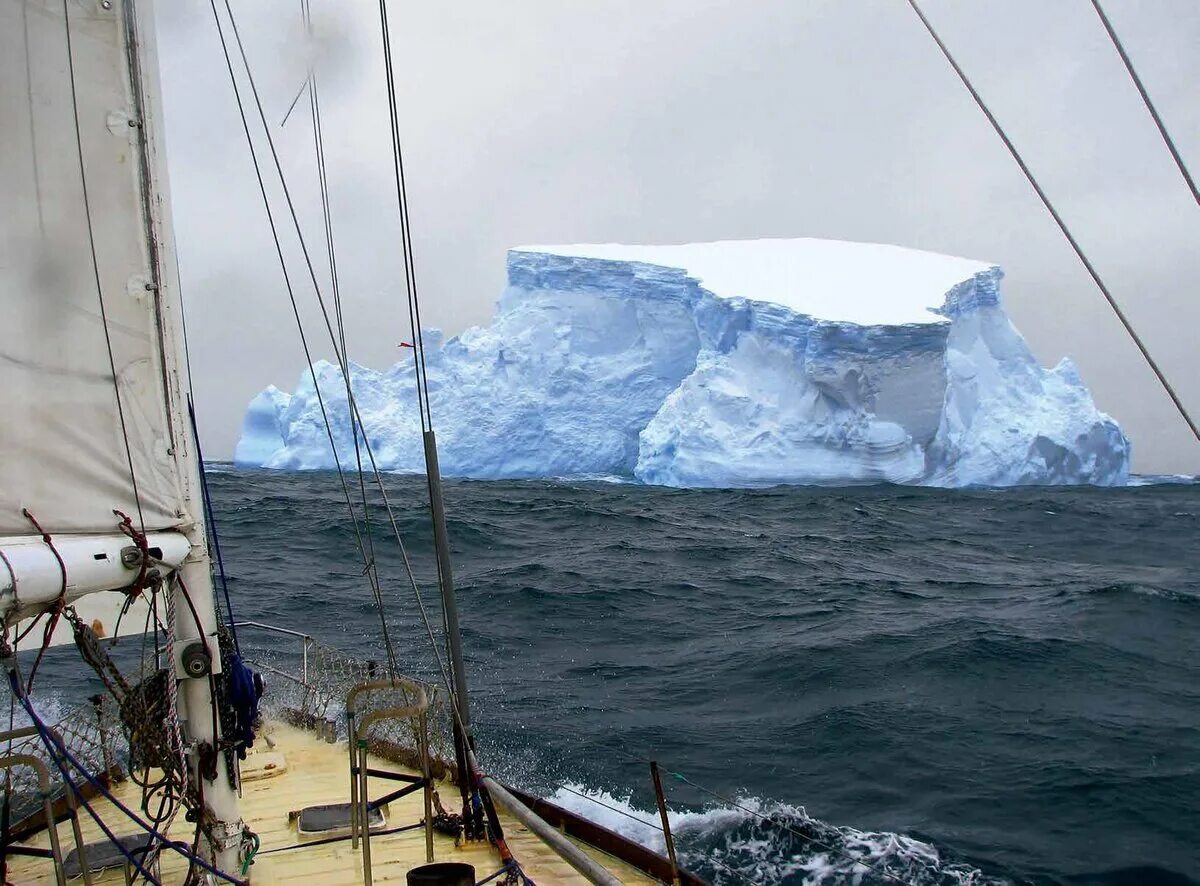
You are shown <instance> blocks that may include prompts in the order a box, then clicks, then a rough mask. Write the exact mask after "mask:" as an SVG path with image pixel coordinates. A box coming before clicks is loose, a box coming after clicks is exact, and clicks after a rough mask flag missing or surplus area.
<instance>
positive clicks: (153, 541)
mask: <svg viewBox="0 0 1200 886" xmlns="http://www.w3.org/2000/svg"><path fill="white" fill-rule="evenodd" d="M0 119H3V120H4V121H5V126H4V127H3V128H0V156H3V157H4V161H5V162H4V165H3V168H2V169H0V186H2V191H0V193H2V194H3V202H4V204H5V211H4V214H3V216H4V217H3V218H0V235H2V236H0V304H2V305H3V312H4V315H5V316H4V320H3V322H0V414H3V415H4V416H5V422H4V426H3V428H0V553H3V554H4V555H5V556H4V558H3V562H2V563H0V616H3V618H4V620H5V623H6V624H11V623H12V622H13V621H14V620H15V619H16V618H18V617H21V616H24V615H30V614H33V613H35V612H37V611H40V610H42V609H45V608H47V607H49V606H54V605H57V604H58V601H59V598H60V596H61V597H65V601H64V602H68V603H69V602H72V601H74V600H75V599H78V598H80V597H84V596H85V595H87V594H90V593H94V592H96V591H103V590H109V589H112V588H120V587H125V586H128V585H129V584H131V583H132V580H133V578H134V577H135V576H136V575H137V572H138V570H137V568H135V567H132V566H129V565H123V564H122V563H121V562H120V552H121V550H122V548H125V547H128V546H129V545H130V544H131V540H130V539H129V538H127V537H126V536H124V535H122V534H121V532H120V529H119V527H118V525H117V523H118V519H119V518H118V517H117V516H116V515H115V514H114V513H113V511H114V509H116V510H120V511H122V512H124V513H126V514H128V515H129V516H130V518H131V521H132V524H133V526H134V528H135V530H137V531H139V532H143V531H144V532H145V533H146V537H147V540H148V543H149V545H150V546H151V547H157V548H159V549H160V551H159V552H158V553H160V554H161V559H162V560H164V561H166V562H167V563H168V564H170V565H172V566H174V565H177V564H178V565H179V569H178V575H179V576H180V578H181V579H182V582H181V583H179V582H176V583H173V585H172V587H173V589H174V590H173V593H174V594H175V595H176V599H175V600H174V613H175V623H174V625H173V626H171V627H173V630H174V635H175V650H176V658H177V661H176V665H175V673H176V677H177V678H178V688H179V714H180V719H181V721H182V725H183V730H184V739H185V742H186V744H187V748H188V754H189V763H190V769H191V772H190V775H189V778H191V779H193V780H194V779H202V780H203V783H202V785H201V788H202V789H201V791H200V793H201V794H202V796H203V798H204V805H205V808H206V819H207V822H208V824H209V825H210V826H209V827H206V828H204V829H203V832H204V833H205V836H206V839H207V838H208V836H209V835H211V841H210V843H209V846H208V850H209V851H208V853H207V854H208V856H209V857H210V859H211V860H212V861H213V862H214V863H215V864H216V865H217V866H218V867H219V868H220V869H222V870H224V871H226V872H227V873H231V874H238V873H240V864H239V863H240V858H239V851H240V846H241V842H242V831H243V823H242V821H241V816H240V814H239V811H238V798H237V792H236V790H235V789H234V788H233V787H232V786H231V785H230V779H229V776H228V773H227V770H226V763H225V754H224V753H220V752H217V753H213V749H215V748H217V747H218V739H219V736H218V735H216V734H214V732H215V730H217V729H219V726H218V725H217V721H219V718H218V717H217V716H215V715H214V710H215V708H214V699H213V697H212V692H211V686H212V682H211V680H210V679H209V678H208V676H207V675H204V676H201V677H189V676H188V675H187V673H186V672H185V671H184V670H183V668H182V666H181V664H180V662H179V661H178V659H179V656H180V654H181V653H182V650H183V649H185V648H187V647H188V646H189V645H190V644H194V643H196V642H198V641H200V640H201V636H200V635H201V633H202V634H203V642H204V644H205V646H206V647H207V649H208V650H209V652H210V654H211V666H212V671H213V672H214V673H216V672H219V671H220V669H221V659H220V653H219V650H218V646H217V639H216V626H217V616H216V611H215V607H214V596H213V586H212V579H211V574H210V570H209V557H208V550H207V541H206V537H205V527H204V519H203V518H204V506H203V501H202V493H201V485H200V475H199V471H200V465H199V462H198V459H197V457H196V451H195V446H194V443H193V439H192V430H191V426H190V423H189V419H188V415H187V409H186V392H187V390H188V389H189V383H188V376H187V361H186V357H185V352H184V341H183V317H182V302H181V299H180V291H179V281H178V270H177V267H176V259H175V251H174V240H173V233H172V228H171V219H170V211H169V198H168V188H167V174H166V160H165V154H164V142H163V116H162V101H161V95H160V89H159V83H158V59H157V53H156V47H155V29H154V17H153V10H152V9H151V4H150V3H149V2H147V0H143V2H139V3H138V4H137V7H136V9H135V7H134V4H133V0H101V2H95V3H78V2H75V0H70V2H69V3H65V4H63V5H58V4H54V3H51V4H45V3H30V2H28V0H15V2H14V0H2V2H0ZM135 490H136V491H135ZM31 517H32V518H33V519H36V520H37V521H38V523H39V524H40V526H41V527H42V529H43V530H44V531H45V532H46V533H48V534H49V535H50V537H51V538H52V544H53V549H52V548H51V545H49V544H46V543H45V542H44V541H43V539H42V537H41V535H40V533H38V532H37V531H36V530H35V528H34V526H33V525H32V522H33V521H32V519H31ZM56 553H57V556H56ZM114 554H115V556H114ZM58 557H62V562H63V564H64V565H63V566H60V565H59V560H58ZM184 588H186V593H185V591H184ZM193 611H194V614H193ZM197 622H199V624H200V629H198V627H197ZM38 635H40V632H38ZM202 751H204V756H205V757H206V758H209V759H211V758H212V757H215V761H216V762H215V769H216V772H215V776H216V777H215V778H213V779H211V780H209V779H207V778H204V776H203V774H202V773H200V772H199V771H198V770H199V760H200V758H201V756H202V754H201V752H202ZM210 774H212V773H211V772H210ZM197 783H198V782H195V781H193V784H197ZM202 851H203V850H202Z"/></svg>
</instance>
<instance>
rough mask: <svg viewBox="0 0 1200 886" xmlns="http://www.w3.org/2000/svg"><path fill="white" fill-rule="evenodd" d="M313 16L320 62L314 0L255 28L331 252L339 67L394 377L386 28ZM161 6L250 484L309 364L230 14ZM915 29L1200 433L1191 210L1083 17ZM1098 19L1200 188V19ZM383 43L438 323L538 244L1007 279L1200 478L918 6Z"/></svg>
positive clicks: (980, 12)
mask: <svg viewBox="0 0 1200 886" xmlns="http://www.w3.org/2000/svg"><path fill="white" fill-rule="evenodd" d="M312 2H313V7H314V18H315V26H316V29H317V33H318V39H317V40H316V41H315V45H312V46H309V45H308V43H307V42H306V40H305V37H304V34H303V29H302V28H301V25H300V21H299V11H298V7H299V2H298V0H271V2H266V0H261V2H260V0H256V2H253V3H252V2H248V0H234V2H233V6H234V11H235V14H237V15H238V25H239V27H240V28H241V31H242V36H243V39H244V40H245V41H246V44H247V49H248V51H249V54H250V60H251V65H252V67H253V69H254V72H255V76H256V78H257V79H258V81H259V86H260V90H261V92H262V96H263V102H264V106H265V110H266V113H267V116H268V117H269V118H270V119H271V120H272V125H273V126H274V132H275V135H276V140H277V144H278V146H279V148H280V151H281V155H282V160H283V164H284V167H285V171H286V173H287V175H288V178H289V183H290V184H291V186H292V187H293V189H294V191H295V196H296V198H297V204H298V209H299V212H300V216H301V221H302V225H303V226H304V230H305V237H306V239H307V240H308V241H309V243H310V244H311V246H312V247H313V252H314V255H320V254H321V250H320V249H319V248H317V247H318V246H319V244H321V243H322V242H323V239H322V234H321V230H320V227H319V218H320V216H319V214H318V213H319V209H318V207H319V204H318V202H317V185H316V173H315V168H314V164H313V161H312V153H313V152H312V141H311V139H312V132H311V128H310V121H309V117H308V113H307V105H306V102H304V101H302V102H301V103H300V104H299V105H298V106H297V108H296V110H295V112H294V113H293V115H292V117H291V119H289V121H288V123H287V124H286V126H284V127H282V128H280V127H279V125H278V124H279V121H280V120H281V119H282V118H283V116H284V113H285V112H286V110H287V107H288V104H289V103H290V102H291V100H292V98H293V96H294V95H295V94H296V92H297V90H298V89H299V88H300V85H301V83H302V82H303V79H304V76H305V68H306V60H307V59H308V58H310V57H312V58H315V59H316V63H317V65H318V71H319V82H320V86H321V95H322V112H323V122H324V131H325V142H326V154H327V161H328V177H329V186H330V190H331V193H332V211H333V218H334V227H335V236H336V238H337V246H338V267H339V277H340V280H341V289H342V293H343V301H344V305H345V309H346V311H347V314H348V316H349V322H348V338H349V350H350V354H351V357H352V358H353V359H355V360H357V361H358V362H360V363H365V364H367V365H371V366H375V367H385V366H387V365H390V364H391V363H393V362H395V361H396V360H397V359H399V358H400V353H399V352H398V351H397V348H396V344H397V342H399V341H401V340H403V339H406V338H407V337H408V335H407V314H406V312H405V309H404V307H403V300H402V287H401V285H400V281H401V280H402V276H401V270H400V268H401V265H400V254H399V247H398V242H399V241H398V223H397V221H396V212H395V202H394V195H393V192H392V190H391V168H390V143H389V141H388V134H387V106H386V101H385V98H384V91H383V89H384V87H383V79H382V61H381V58H380V40H379V24H378V19H377V4H376V3H375V2H374V0H312ZM160 7H161V9H160V12H159V30H160V54H161V58H162V64H163V68H164V71H163V81H164V82H163V87H164V101H165V104H166V115H167V140H168V145H169V152H170V153H169V156H170V168H171V187H172V197H173V202H174V210H175V219H176V239H177V243H178V249H179V261H180V267H181V272H182V278H183V285H184V291H185V297H186V300H187V307H188V323H189V329H188V332H189V342H190V347H191V360H192V367H193V376H194V378H193V382H194V387H195V391H196V397H197V406H198V409H199V412H200V421H201V426H202V432H203V434H204V438H205V439H204V442H205V447H206V455H208V456H209V457H210V458H228V457H230V456H231V454H232V451H233V447H234V445H235V443H236V441H237V437H238V434H239V430H240V424H241V418H242V413H243V410H244V408H245V406H246V404H247V402H248V401H249V400H250V399H251V397H253V396H254V394H255V393H256V392H257V391H259V390H260V389H261V388H263V387H264V386H265V385H267V384H269V383H273V384H276V385H278V386H279V387H281V388H284V389H286V390H291V389H293V388H294V386H295V384H296V382H297V380H298V378H299V376H300V373H301V371H302V369H303V367H304V358H303V354H302V352H301V350H300V345H299V339H298V336H297V335H296V331H295V324H294V320H293V319H292V316H291V309H290V305H289V303H288V301H287V295H286V291H285V289H284V287H283V282H282V276H281V274H280V272H279V267H278V262H277V260H276V258H275V254H274V247H273V246H272V242H271V240H270V235H269V229H268V228H267V226H266V221H265V215H264V212H263V209H262V206H261V202H260V200H259V198H258V192H257V185H256V184H255V180H254V178H253V169H252V166H251V164H250V159H249V155H248V153H247V151H246V148H245V143H244V140H243V138H244V137H243V135H242V132H241V128H240V123H239V122H238V118H237V112H236V106H235V104H234V102H233V95H232V91H231V89H230V86H229V82H228V78H227V75H226V73H225V69H224V62H223V58H222V56H221V50H220V45H219V43H218V42H217V39H216V32H215V28H214V26H213V22H212V18H211V11H210V9H209V6H208V3H207V2H206V0H186V2H184V0H181V2H177V3H164V4H160ZM924 7H925V9H926V12H927V14H928V15H929V16H930V18H931V19H932V20H933V21H934V23H935V25H936V26H937V27H938V28H939V29H940V30H941V32H942V36H943V38H944V39H945V40H946V41H947V42H948V43H949V45H950V47H951V48H952V50H954V51H955V52H956V53H957V54H958V56H959V59H960V61H961V62H962V64H963V65H964V67H965V68H966V69H967V72H968V74H969V75H970V76H971V77H972V78H973V79H974V81H975V84H976V87H977V88H978V89H979V90H980V91H981V92H982V93H983V95H984V96H985V98H986V99H987V100H988V101H989V102H990V103H991V105H992V109H993V111H994V112H995V113H996V114H997V116H998V117H999V118H1000V119H1001V121H1002V122H1003V123H1004V124H1005V125H1006V126H1007V127H1008V129H1009V133H1010V135H1011V136H1012V138H1013V139H1014V141H1015V142H1016V143H1017V144H1018V145H1019V146H1020V147H1021V149H1022V150H1023V151H1024V152H1025V155H1026V159H1027V161H1028V162H1029V163H1030V165H1031V166H1032V167H1033V169H1034V170H1035V172H1036V173H1037V174H1038V175H1039V177H1040V178H1041V179H1042V183H1043V185H1044V186H1045V187H1046V189H1047V190H1048V191H1049V192H1050V194H1051V196H1052V199H1054V200H1055V201H1056V202H1057V204H1058V207H1059V209H1060V211H1061V212H1062V213H1063V215H1064V216H1065V217H1066V219H1067V221H1068V224H1070V225H1071V226H1072V227H1073V229H1074V231H1075V233H1076V236H1077V237H1078V238H1079V239H1080V241H1081V242H1082V243H1083V244H1084V247H1085V249H1087V250H1088V252H1089V253H1090V255H1091V257H1092V259H1093V261H1094V263H1095V264H1096V265H1097V267H1098V269H1099V270H1100V272H1101V274H1102V275H1103V276H1104V277H1105V278H1106V280H1107V281H1108V282H1109V285H1110V287H1111V289H1112V290H1113V292H1114V294H1115V295H1116V297H1117V298H1118V299H1119V300H1120V301H1121V303H1122V304H1123V305H1124V307H1125V308H1126V311H1127V313H1128V314H1129V316H1130V318H1131V319H1132V320H1133V322H1134V324H1135V325H1136V326H1137V327H1138V328H1139V330H1140V331H1141V332H1142V334H1143V336H1144V338H1145V339H1146V341H1147V343H1148V345H1149V347H1150V348H1151V350H1152V352H1154V353H1155V354H1156V355H1157V356H1158V358H1159V360H1160V362H1161V364H1162V366H1163V367H1164V369H1165V371H1166V373H1167V375H1168V377H1169V378H1171V379H1172V380H1173V382H1174V384H1175V385H1176V387H1177V389H1178V390H1179V392H1180V394H1181V395H1182V397H1183V398H1184V400H1185V402H1187V403H1188V404H1189V405H1190V407H1191V409H1192V411H1193V412H1194V413H1200V374H1198V373H1197V371H1196V370H1197V365H1198V358H1197V352H1196V340H1197V335H1198V332H1197V329H1198V325H1200V299H1198V298H1197V295H1198V293H1200V207H1197V206H1196V205H1195V203H1194V202H1193V201H1192V198H1191V196H1190V195H1189V194H1188V192H1187V191H1186V189H1185V187H1184V185H1183V182H1182V179H1181V178H1180V176H1179V173H1178V171H1177V170H1176V168H1175V167H1174V165H1173V164H1172V162H1171V160H1170V157H1169V155H1168V154H1167V152H1166V150H1165V148H1164V147H1163V145H1162V144H1161V142H1160V141H1159V137H1158V134H1157V132H1156V131H1155V129H1154V127H1153V124H1152V122H1151V121H1150V119H1149V117H1148V116H1147V114H1146V112H1145V111H1144V109H1143V108H1142V106H1141V103H1140V100H1139V99H1138V97H1137V94H1136V92H1135V90H1134V88H1133V86H1132V84H1131V83H1130V81H1129V80H1128V77H1127V75H1126V73H1125V71H1124V68H1123V67H1122V66H1121V63H1120V60H1119V58H1118V57H1117V55H1116V54H1115V52H1114V51H1113V49H1112V46H1111V44H1110V43H1109V42H1108V38H1107V36H1106V34H1105V33H1104V31H1103V29H1102V27H1101V25H1100V22H1099V20H1098V19H1097V17H1096V14H1095V12H1094V10H1093V9H1092V7H1091V4H1090V2H1088V0H925V3H924ZM1105 8H1106V9H1107V10H1108V12H1109V15H1110V16H1111V18H1112V19H1113V21H1114V24H1115V26H1116V28H1117V30H1118V33H1120V34H1121V35H1122V37H1123V39H1124V40H1125V43H1126V47H1127V49H1128V50H1129V52H1130V54H1131V56H1132V57H1133V59H1134V62H1135V64H1136V65H1138V67H1139V70H1140V72H1141V74H1142V77H1143V79H1144V81H1145V83H1146V85H1147V88H1148V89H1149V91H1150V93H1151V95H1152V96H1153V98H1154V100H1155V101H1156V103H1157V105H1158V108H1159V111H1160V113H1161V114H1162V116H1163V117H1164V118H1165V120H1166V121H1167V124H1168V126H1169V127H1170V128H1171V130H1172V133H1173V135H1174V136H1175V138H1176V141H1177V143H1178V145H1179V147H1180V149H1181V151H1182V153H1183V155H1184V157H1185V158H1186V159H1188V160H1189V161H1190V163H1191V166H1192V168H1193V170H1194V171H1195V172H1197V173H1200V101H1198V98H1200V96H1198V91H1200V51H1197V47H1200V7H1198V6H1197V4H1196V3H1195V0H1106V2H1105ZM391 16H392V23H391V24H392V28H391V33H392V40H393V47H394V52H395V55H396V74H397V79H398V83H397V87H398V90H399V96H398V104H399V110H400V117H401V127H402V130H403V131H402V137H403V140H404V146H405V159H406V171H407V173H408V178H409V189H410V205H411V215H412V225H413V239H414V246H415V251H416V257H417V274H418V283H419V289H420V292H421V295H422V311H423V316H424V319H425V320H426V324H427V325H434V326H439V327H441V328H442V329H444V330H445V332H446V333H447V334H449V335H453V334H456V333H458V332H461V331H462V330H463V329H465V328H466V327H467V326H470V325H473V324H478V323H485V322H487V320H488V318H489V317H490V315H491V312H492V309H493V304H494V302H495V299H496V297H497V296H498V295H499V293H500V291H501V288H502V287H503V284H504V254H505V250H506V249H507V248H508V247H509V246H513V245H518V244H522V243H570V242H628V243H680V242H690V241H702V240H716V239H730V238H754V237H801V236H803V237H830V238H838V239H848V240H862V241H877V242H885V243H895V244H899V245H903V246H911V247H917V248H921V249H930V250H934V251H939V252H945V253H950V254H954V255H961V256H965V257H968V258H976V259H982V260H987V261H994V262H997V263H999V264H1001V265H1002V266H1003V267H1004V269H1005V271H1006V273H1007V278H1006V281H1005V284H1004V296H1005V299H1006V302H1007V305H1008V308H1009V312H1010V314H1011V316H1012V318H1013V320H1014V322H1015V323H1016V324H1017V326H1018V328H1019V329H1020V330H1021V331H1022V332H1023V333H1024V335H1025V337H1026V338H1027V339H1028V340H1029V341H1030V343H1031V345H1032V346H1033V349H1034V351H1035V352H1036V353H1037V354H1038V356H1039V357H1040V359H1041V360H1042V362H1043V363H1045V364H1053V363H1055V362H1057V360H1058V359H1059V358H1060V357H1062V356H1064V355H1070V356H1071V357H1072V358H1074V359H1075V360H1076V362H1077V363H1078V365H1079V367H1080V370H1081V372H1082V374H1083V377H1084V380H1085V381H1086V382H1087V383H1088V384H1089V385H1090V387H1091V389H1092V391H1093V393H1094V395H1095V397H1096V400H1097V403H1098V405H1099V406H1100V408H1101V409H1103V410H1105V411H1106V412H1109V413H1111V414H1112V415H1113V416H1115V417H1116V418H1117V419H1118V420H1119V421H1120V422H1121V424H1122V426H1123V427H1124V428H1125V430H1126V432H1127V433H1128V434H1129V436H1130V437H1131V438H1132V440H1133V443H1134V467H1135V469H1136V470H1138V471H1142V472H1190V473H1197V472H1200V444H1197V443H1196V441H1195V440H1194V439H1193V438H1192V437H1191V436H1190V434H1189V432H1188V431H1187V429H1186V427H1185V426H1184V424H1183V423H1182V421H1181V420H1180V418H1179V417H1178V415H1177V414H1175V413H1174V411H1173V407H1172V406H1171V404H1170V401H1169V400H1168V399H1167V397H1166V395H1165V394H1164V393H1163V392H1162V391H1161V390H1160V389H1159V387H1158V386H1157V383H1156V381H1155V380H1154V378H1153V376H1152V375H1151V373H1150V371H1149V370H1148V369H1147V368H1146V367H1145V365H1144V363H1143V362H1142V360H1141V357H1140V356H1139V355H1138V353H1137V351H1136V349H1135V348H1134V346H1133V345H1132V343H1131V342H1130V341H1129V340H1128V339H1127V337H1126V336H1125V334H1124V332H1123V331H1122V330H1121V328H1120V326H1119V324H1118V323H1117V321H1116V320H1115V318H1114V317H1113V316H1112V314H1111V313H1110V311H1109V310H1108V308H1107V307H1106V306H1105V304H1104V303H1103V301H1102V299H1101V297H1100V295H1099V293H1098V292H1097V291H1096V290H1095V288H1094V286H1093V284H1092V283H1091V281H1090V279H1089V278H1088V277H1087V275H1086V273H1085V272H1084V271H1083V269H1082V268H1081V266H1080V265H1079V263H1078V260H1077V259H1076V258H1075V256H1074V255H1073V254H1072V253H1071V251H1070V248H1069V247H1068V246H1067V244H1066V243H1065V241H1064V240H1063V238H1062V236H1061V235H1060V233H1059V232H1058V230H1057V229H1056V228H1055V227H1054V225H1053V222H1052V221H1051V220H1050V219H1049V218H1048V217H1047V215H1046V213H1045V211H1044V210H1043V209H1042V207H1041V206H1040V204H1039V203H1038V202H1037V199H1036V197H1035V196H1034V195H1033V194H1032V192H1031V191H1030V189H1029V187H1028V185H1027V184H1026V182H1025V181H1024V180H1023V179H1022V178H1021V176H1020V173H1019V171H1018V170H1017V169H1016V167H1015V166H1014V164H1013V162H1012V161H1011V159H1010V158H1009V157H1008V155H1007V153H1006V152H1005V150H1004V148H1003V146H1002V145H1001V143H1000V142H999V140H998V139H997V138H996V137H995V135H994V134H993V133H992V131H991V130H990V128H989V127H988V125H987V123H986V121H985V120H984V119H983V117H982V116H981V115H980V113H979V112H978V110H977V109H976V108H975V107H974V105H973V104H972V102H971V100H970V97H969V96H968V95H967V94H966V92H965V91H964V90H963V88H962V87H961V85H960V84H959V83H958V81H957V80H956V78H955V77H954V74H953V72H952V71H951V70H950V69H949V67H948V66H947V65H946V63H945V61H944V60H943V59H942V58H941V56H940V54H939V53H938V52H937V50H936V47H935V46H934V45H933V43H932V42H931V41H930V39H929V37H928V35H926V34H925V32H924V31H923V29H922V28H921V26H920V23H919V22H918V21H917V20H916V18H915V17H914V16H913V14H912V12H911V10H909V8H908V6H907V4H906V3H905V2H904V0H779V2H769V0H762V2H757V0H754V2H752V0H728V2H711V0H709V2H705V0H570V2H565V0H505V2H501V3H497V2H474V0H468V2H457V3H399V2H393V3H392V4H391ZM276 205H277V206H279V207H280V209H281V210H282V208H283V205H284V204H283V203H282V201H279V202H278V203H277V204H276ZM286 227H287V226H286V225H285V226H284V228H285V229H286ZM287 242H288V244H289V245H288V249H289V256H290V257H291V258H292V262H291V264H292V268H293V269H294V273H293V281H294V284H295V286H296V292H297V296H298V298H299V299H300V300H301V302H302V304H303V305H304V306H305V310H306V311H307V313H306V320H307V321H308V322H309V328H310V329H311V333H310V340H311V341H312V343H313V345H314V356H325V357H328V356H330V350H329V348H328V346H327V340H325V339H324V336H323V334H319V333H320V332H321V331H320V330H319V329H318V327H317V326H316V325H315V323H316V321H315V319H314V309H313V307H312V306H313V305H314V304H315V299H314V297H313V294H312V287H311V284H310V283H308V282H307V276H306V273H305V272H302V269H303V264H302V263H301V262H300V261H299V260H298V252H297V251H296V250H295V247H294V238H293V237H292V236H291V235H290V234H289V235H288V238H287ZM321 267H323V263H322V265H320V266H319V270H320V268H321Z"/></svg>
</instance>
